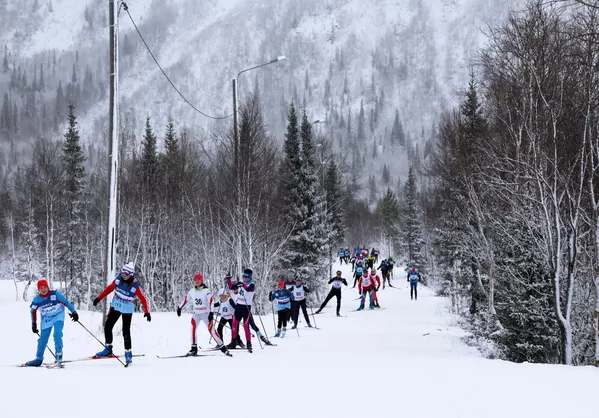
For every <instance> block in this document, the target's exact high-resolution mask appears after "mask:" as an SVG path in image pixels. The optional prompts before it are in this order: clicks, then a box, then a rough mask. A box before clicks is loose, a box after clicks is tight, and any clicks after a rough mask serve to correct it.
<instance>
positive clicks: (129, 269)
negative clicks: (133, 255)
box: [121, 263, 135, 276]
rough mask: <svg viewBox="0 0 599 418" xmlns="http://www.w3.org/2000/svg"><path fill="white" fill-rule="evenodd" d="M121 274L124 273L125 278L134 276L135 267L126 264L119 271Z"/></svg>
mask: <svg viewBox="0 0 599 418" xmlns="http://www.w3.org/2000/svg"><path fill="white" fill-rule="evenodd" d="M121 273H125V274H126V275H127V276H129V275H133V274H135V265H134V264H133V263H127V264H125V265H124V266H123V268H122V269H121Z"/></svg>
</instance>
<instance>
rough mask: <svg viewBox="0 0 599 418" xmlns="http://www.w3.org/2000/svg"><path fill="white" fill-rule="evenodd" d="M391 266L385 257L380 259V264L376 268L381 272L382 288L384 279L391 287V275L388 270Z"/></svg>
mask: <svg viewBox="0 0 599 418" xmlns="http://www.w3.org/2000/svg"><path fill="white" fill-rule="evenodd" d="M392 268H393V267H391V265H390V263H389V261H388V260H387V259H385V260H383V261H381V265H380V266H379V268H378V269H377V270H380V271H381V274H382V275H383V289H384V288H385V280H386V281H387V282H388V283H389V286H390V287H393V286H392V285H391V277H390V274H389V271H390V270H391V269H392Z"/></svg>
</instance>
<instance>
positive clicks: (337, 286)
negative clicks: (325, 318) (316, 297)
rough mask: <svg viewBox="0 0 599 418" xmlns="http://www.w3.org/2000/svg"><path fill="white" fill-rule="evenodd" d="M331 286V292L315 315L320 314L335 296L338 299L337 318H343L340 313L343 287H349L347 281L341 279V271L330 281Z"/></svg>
mask: <svg viewBox="0 0 599 418" xmlns="http://www.w3.org/2000/svg"><path fill="white" fill-rule="evenodd" d="M329 284H333V286H332V287H331V291H330V292H329V294H328V295H327V297H326V299H325V300H324V302H322V305H320V308H318V310H317V311H316V312H314V314H315V315H316V314H319V313H320V312H321V311H322V310H323V309H324V307H325V306H327V303H329V301H330V300H331V299H333V296H335V297H336V298H337V316H341V314H340V313H339V310H340V309H341V286H347V281H346V280H345V279H344V278H343V277H341V270H337V275H336V276H335V277H333V278H332V279H331V280H329Z"/></svg>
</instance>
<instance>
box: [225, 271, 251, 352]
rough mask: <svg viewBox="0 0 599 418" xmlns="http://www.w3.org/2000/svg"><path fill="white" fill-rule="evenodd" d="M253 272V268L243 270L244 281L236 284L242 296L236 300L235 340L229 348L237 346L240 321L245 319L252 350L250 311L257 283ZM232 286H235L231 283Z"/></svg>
mask: <svg viewBox="0 0 599 418" xmlns="http://www.w3.org/2000/svg"><path fill="white" fill-rule="evenodd" d="M252 275H253V272H252V270H251V269H245V270H244V271H243V282H242V283H237V284H236V285H235V286H236V287H238V288H239V294H240V296H241V297H240V298H238V299H237V301H236V302H235V313H234V315H233V326H232V327H231V328H232V331H231V333H232V334H233V341H232V342H231V344H229V346H228V348H236V346H237V343H236V341H237V335H238V332H239V329H238V327H239V323H240V322H241V320H242V319H243V329H244V330H245V339H246V348H247V350H248V351H249V352H250V353H251V352H252V333H251V332H250V323H249V321H250V313H251V309H252V301H253V300H254V294H255V293H256V285H255V284H254V283H253V281H252ZM229 286H230V287H233V286H232V285H231V283H229Z"/></svg>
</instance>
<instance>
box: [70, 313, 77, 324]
mask: <svg viewBox="0 0 599 418" xmlns="http://www.w3.org/2000/svg"><path fill="white" fill-rule="evenodd" d="M69 316H70V317H71V319H72V320H73V322H77V321H79V314H78V313H77V312H73V313H71V314H69Z"/></svg>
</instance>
